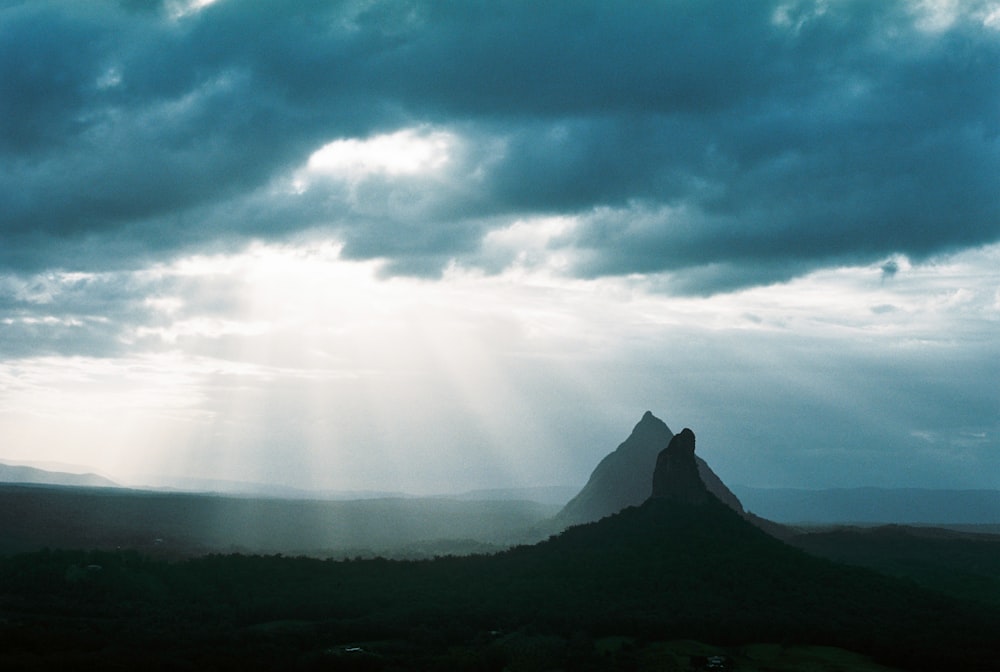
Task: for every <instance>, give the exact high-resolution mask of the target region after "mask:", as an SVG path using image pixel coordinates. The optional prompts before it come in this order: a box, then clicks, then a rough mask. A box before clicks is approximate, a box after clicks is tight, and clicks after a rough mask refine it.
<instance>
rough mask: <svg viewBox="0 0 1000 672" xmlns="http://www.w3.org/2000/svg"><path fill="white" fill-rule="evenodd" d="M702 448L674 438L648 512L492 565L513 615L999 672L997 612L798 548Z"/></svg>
mask: <svg viewBox="0 0 1000 672" xmlns="http://www.w3.org/2000/svg"><path fill="white" fill-rule="evenodd" d="M649 424H650V423H647V427H644V428H642V429H647V428H648V427H649ZM635 435H636V433H635V432H634V433H633V436H635ZM640 435H641V432H640ZM630 438H631V437H630ZM694 448H695V435H694V433H693V432H692V431H691V430H690V429H685V430H683V431H682V432H681V433H679V434H677V435H676V436H674V437H672V438H671V440H670V443H669V444H668V446H667V447H666V448H665V449H663V450H662V451H661V452H660V453H659V455H658V459H657V461H656V467H655V471H654V472H653V474H652V475H651V477H650V474H647V480H648V481H651V482H652V487H651V493H650V496H649V497H648V498H647V499H646V501H645V502H643V503H642V504H641V505H639V506H632V507H627V508H625V509H623V510H622V511H620V512H618V513H616V514H613V515H611V516H607V517H605V518H602V519H601V520H599V521H596V522H592V523H588V524H582V525H576V526H573V527H570V528H568V529H566V530H565V531H563V532H562V533H561V534H559V535H557V536H554V537H551V538H550V539H549V540H548V541H545V542H542V543H539V544H536V545H535V546H530V547H519V548H516V549H513V550H511V551H508V552H507V553H505V554H501V555H500V556H498V557H497V558H496V559H495V560H494V561H492V562H490V563H489V572H490V573H491V574H492V575H493V576H495V577H497V578H498V579H500V580H501V581H503V580H506V581H508V582H509V586H507V587H505V588H504V589H503V590H501V591H500V594H502V595H503V600H504V604H505V605H506V606H505V607H504V608H511V609H516V610H533V611H532V613H536V614H537V618H539V619H543V617H545V618H551V619H554V620H555V622H558V623H559V624H560V625H561V626H562V627H569V628H571V629H572V628H574V627H581V628H583V627H590V626H591V625H592V624H593V623H594V622H597V623H615V624H617V625H616V627H618V628H619V629H621V628H622V627H623V626H622V625H621V624H622V623H627V624H629V625H628V627H627V628H626V629H627V630H628V633H631V634H637V635H641V636H642V637H647V638H652V639H655V638H661V637H662V638H667V637H670V638H676V637H683V638H688V637H690V638H694V639H703V640H705V641H717V642H719V641H723V642H724V641H733V642H736V641H782V642H786V643H823V644H829V645H834V646H840V647H843V648H847V649H851V650H855V651H861V652H865V653H867V654H869V655H872V656H874V657H876V658H877V659H880V660H883V661H886V662H889V663H891V664H895V665H901V666H903V667H905V668H906V669H942V668H941V667H940V666H941V665H947V666H949V667H951V668H952V669H997V666H996V665H997V663H996V661H997V658H996V655H997V652H998V647H997V645H996V644H993V643H991V642H992V641H993V638H994V635H993V633H994V629H995V628H996V627H998V626H1000V614H998V613H997V612H996V611H992V612H990V611H986V610H982V609H979V608H978V607H975V606H972V605H968V604H963V603H961V602H959V601H956V600H952V599H950V598H946V597H944V596H943V595H938V594H935V593H931V592H928V591H924V590H922V589H920V588H918V587H916V585H914V584H912V583H908V582H905V581H900V580H897V579H893V578H890V577H887V576H884V575H881V574H877V573H875V572H873V571H868V570H864V569H860V568H857V567H848V566H846V565H841V564H838V563H835V562H832V561H829V560H826V559H822V558H819V557H814V556H811V555H808V554H806V553H804V552H802V551H800V550H798V549H795V548H793V547H791V546H789V545H787V544H786V543H784V542H783V541H781V540H780V539H777V538H775V537H774V536H772V535H770V534H768V533H766V532H765V531H764V530H762V529H760V528H759V527H758V526H757V525H755V524H754V523H753V522H751V521H750V520H748V519H747V518H746V517H745V516H744V515H741V513H740V512H738V511H734V510H733V509H732V508H731V507H729V506H728V505H726V504H724V503H723V501H722V500H721V499H720V498H718V497H717V496H715V495H714V494H713V493H711V492H710V491H709V489H708V488H707V486H706V485H705V484H704V482H703V481H702V480H701V477H700V475H699V473H698V469H697V466H696V465H697V462H696V460H695V455H694ZM529 584H530V586H531V587H532V588H531V590H529V591H525V590H524V588H523V586H525V585H529ZM540 605H544V606H540ZM628 633H626V632H625V631H622V634H628Z"/></svg>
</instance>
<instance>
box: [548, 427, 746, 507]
mask: <svg viewBox="0 0 1000 672" xmlns="http://www.w3.org/2000/svg"><path fill="white" fill-rule="evenodd" d="M673 437H674V434H673V432H671V431H670V428H669V427H667V425H666V423H664V422H663V421H662V420H660V419H659V418H657V417H656V416H655V415H653V414H652V413H651V412H650V411H646V412H645V413H644V414H643V416H642V418H641V419H640V420H639V422H638V424H636V426H635V427H634V428H633V429H632V433H631V434H630V435H629V437H628V438H627V439H625V441H623V442H622V443H621V444H620V445H619V446H618V447H617V448H616V449H615V450H614V452H612V453H609V454H608V455H606V456H605V457H604V459H602V460H601V461H600V462H599V463H598V465H597V467H596V468H595V469H594V471H593V473H591V475H590V479H589V480H588V481H587V484H586V485H585V486H584V487H583V489H582V490H580V492H579V493H577V495H576V496H575V497H574V498H573V499H571V500H570V501H569V502H568V503H567V504H566V506H565V507H563V509H562V510H561V511H560V512H559V513H558V514H557V515H556V517H555V521H556V522H557V523H558V524H559V525H561V526H562V527H567V526H569V525H578V524H580V523H590V522H593V521H596V520H600V519H601V518H604V517H605V516H610V515H611V514H614V513H618V512H619V511H621V510H622V509H624V508H626V507H629V506H638V505H640V504H642V503H643V502H644V501H646V499H647V498H648V497H649V496H650V494H652V481H651V479H652V474H653V472H654V470H655V467H656V460H657V457H658V456H659V455H660V452H661V451H662V450H663V449H664V448H666V447H667V446H668V445H669V444H670V441H671V439H672V438H673ZM694 460H695V464H696V465H697V468H698V474H699V475H700V476H701V481H702V482H703V483H704V484H705V486H706V487H707V488H708V490H709V492H711V493H712V494H714V495H715V496H716V497H717V498H718V499H719V500H721V501H722V502H723V503H724V504H726V506H728V507H729V508H731V509H733V510H734V511H736V512H737V513H739V514H741V515H742V514H743V513H744V511H743V505H742V504H741V503H740V500H739V499H738V498H737V497H736V495H734V494H733V493H732V491H730V490H729V488H727V487H726V485H725V484H724V483H723V482H722V479H720V478H719V477H718V476H717V475H716V474H715V472H713V471H712V469H711V468H710V467H709V466H708V464H707V463H706V462H705V461H704V460H702V459H701V458H700V457H698V456H695V458H694Z"/></svg>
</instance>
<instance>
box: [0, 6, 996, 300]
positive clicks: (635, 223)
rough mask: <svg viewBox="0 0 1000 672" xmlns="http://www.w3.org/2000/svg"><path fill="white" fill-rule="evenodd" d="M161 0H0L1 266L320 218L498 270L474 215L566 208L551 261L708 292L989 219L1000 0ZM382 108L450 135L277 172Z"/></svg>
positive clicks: (258, 231) (294, 226) (109, 260)
mask: <svg viewBox="0 0 1000 672" xmlns="http://www.w3.org/2000/svg"><path fill="white" fill-rule="evenodd" d="M171 8H173V9H174V10H176V9H177V5H176V3H174V4H172V5H169V6H160V5H158V4H157V3H135V2H130V3H119V4H116V3H109V2H103V3H85V4H81V3H59V2H43V3H38V2H27V3H23V4H18V3H14V4H8V5H7V6H6V7H5V8H4V9H3V10H2V11H0V45H2V46H0V101H2V102H0V106H2V108H0V201H2V202H3V203H4V204H5V212H4V216H3V217H2V218H0V227H2V228H0V236H2V241H3V245H2V247H0V264H2V267H4V268H6V269H7V270H8V272H15V273H29V272H38V271H42V270H47V269H61V270H68V271H76V270H84V271H95V270H97V271H102V270H113V269H118V268H124V267H136V266H137V265H142V264H145V263H149V262H150V261H156V260H164V259H168V258H170V257H172V256H174V255H176V254H178V253H179V252H183V251H190V250H192V249H196V248H199V247H201V246H204V245H211V246H214V247H215V248H216V249H232V248H233V247H234V246H242V245H244V244H245V243H246V242H247V241H250V240H284V239H287V238H288V237H289V236H292V235H295V234H298V233H300V232H302V231H315V230H322V231H326V232H329V233H331V234H333V235H335V236H336V237H337V238H339V239H340V240H341V241H342V242H343V243H344V244H345V247H344V254H345V256H348V257H353V258H358V259H383V260H385V262H386V271H387V272H388V273H406V274H417V275H432V276H433V275H437V274H439V273H440V272H441V271H442V270H443V269H444V268H446V267H447V266H448V265H449V264H454V263H459V264H462V265H465V266H469V267H482V268H485V269H487V270H492V271H495V270H498V269H497V268H495V266H496V264H497V263H498V262H499V258H498V257H496V256H495V255H490V254H488V253H487V252H488V250H486V249H484V241H485V240H486V239H487V238H488V236H489V235H490V233H491V232H494V231H498V230H503V229H504V228H506V227H509V226H511V225H512V224H513V223H514V222H515V221H519V220H520V221H534V219H537V218H543V217H547V216H553V215H560V216H567V217H572V218H573V224H574V225H573V226H572V227H570V228H568V230H567V231H565V232H564V233H563V235H561V236H557V237H554V238H552V239H549V240H547V241H546V242H545V245H544V246H543V248H542V249H541V250H540V252H544V254H543V255H542V256H543V257H545V258H547V257H549V256H551V255H562V257H564V258H565V259H566V263H565V264H564V266H563V270H564V272H566V273H569V274H571V275H577V276H580V277H598V276H605V275H627V274H634V273H643V274H657V273H666V274H669V275H670V276H671V277H672V278H673V280H672V282H670V283H668V284H667V285H665V287H667V288H669V289H670V291H674V292H681V293H686V292H695V293H711V292H714V291H719V290H725V289H730V288H737V287H741V286H748V285H754V284H760V283H767V282H772V281H778V280H785V279H788V278H790V277H794V276H797V275H800V274H802V273H804V272H807V271H808V270H810V269H814V268H818V267H821V266H824V265H829V264H830V263H849V262H852V263H853V262H857V263H869V262H874V261H877V260H879V258H880V257H881V258H882V259H884V258H886V257H888V256H890V255H892V254H895V253H902V254H906V255H909V256H911V257H912V258H916V259H921V258H926V257H928V256H929V255H933V254H935V253H939V252H948V251H954V250H957V249H961V248H963V247H967V246H977V245H981V244H985V243H989V242H992V241H995V240H997V239H998V236H1000V199H997V198H996V196H995V195H996V193H997V192H998V191H1000V189H998V187H1000V184H998V177H997V176H998V175H1000V139H998V138H1000V135H998V130H1000V115H997V109H998V107H1000V87H997V86H995V83H996V73H997V72H998V70H1000V21H998V20H997V16H998V13H997V9H996V6H995V5H994V4H993V3H989V2H980V3H973V2H970V3H915V2H902V1H899V2H880V3H868V2H838V3H826V2H805V1H802V2H796V1H787V0H782V1H780V2H777V1H776V2H770V3H767V2H760V3H738V4H733V3H731V2H722V1H718V2H716V1H709V2H703V1H699V2H682V1H672V2H662V3H627V4H625V5H621V4H618V3H615V4H609V3H605V2H572V3H547V4H545V5H544V6H541V7H540V6H539V5H538V4H537V3H529V2H500V3H476V2H471V3H437V2H426V3H421V2H409V3H396V2H393V3H383V2H342V3H330V2H297V3H294V5H292V6H285V5H280V6H279V5H275V4H274V3H267V2H238V1H235V0H220V1H219V2H215V3H212V4H209V5H206V6H204V7H202V8H201V9H199V10H197V11H195V10H194V9H192V11H190V12H188V13H184V14H181V13H180V12H178V11H173V12H171V11H169V10H170V9H171ZM400 132H409V133H411V134H416V135H417V136H419V137H434V136H435V134H436V135H438V136H440V135H441V134H447V135H448V137H451V138H453V139H454V143H453V144H452V146H450V147H449V151H448V156H447V161H445V162H442V163H440V164H438V165H435V166H434V169H433V170H430V169H428V170H427V171H424V172H413V173H405V172H403V173H399V172H397V173H393V172H385V171H383V172H378V171H374V172H368V173H364V174H360V175H355V176H354V177H353V178H352V179H345V178H344V177H343V176H338V175H330V174H327V175H325V179H321V178H324V176H317V179H313V180H310V181H309V183H308V185H307V188H305V189H303V188H302V184H301V183H299V185H298V186H299V188H295V186H296V185H295V180H296V175H300V176H301V174H302V171H303V170H306V169H307V166H308V164H309V159H310V156H312V155H313V154H314V153H315V152H317V151H318V150H319V149H320V148H322V147H324V146H327V147H330V146H331V143H334V144H333V145H332V146H334V147H336V146H337V145H336V144H335V143H337V142H338V141H340V142H341V143H348V142H355V143H363V142H366V141H372V139H377V138H379V137H385V136H392V134H394V133H397V134H398V133H400ZM347 146H348V145H346V144H341V145H340V147H342V148H346V147H347Z"/></svg>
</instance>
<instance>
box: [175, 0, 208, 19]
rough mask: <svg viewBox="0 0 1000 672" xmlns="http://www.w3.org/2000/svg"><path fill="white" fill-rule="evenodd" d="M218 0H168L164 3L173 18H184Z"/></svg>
mask: <svg viewBox="0 0 1000 672" xmlns="http://www.w3.org/2000/svg"><path fill="white" fill-rule="evenodd" d="M217 1H218V0H168V1H167V3H166V4H165V5H164V8H165V9H166V10H167V14H169V15H170V18H172V19H182V18H184V17H186V16H190V15H192V14H197V13H198V12H200V11H201V10H203V9H205V8H206V7H208V6H209V5H213V4H215V3H216V2H217Z"/></svg>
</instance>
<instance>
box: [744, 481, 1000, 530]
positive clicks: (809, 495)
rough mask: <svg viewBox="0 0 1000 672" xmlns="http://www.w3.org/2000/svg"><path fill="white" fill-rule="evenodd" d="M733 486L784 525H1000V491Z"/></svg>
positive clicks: (748, 501)
mask: <svg viewBox="0 0 1000 672" xmlns="http://www.w3.org/2000/svg"><path fill="white" fill-rule="evenodd" d="M733 489H734V490H735V491H736V492H737V493H738V494H739V497H740V499H741V500H742V501H743V502H744V504H745V505H746V507H747V509H749V510H751V511H753V512H754V513H756V514H758V515H760V516H763V517H765V518H769V519H771V520H775V521H778V522H782V523H819V524H830V523H868V524H872V523H898V524H907V525H913V524H921V523H923V524H931V525H950V524H964V525H994V524H998V523H1000V490H933V489H920V488H898V489H897V488H843V489H830V490H799V489H791V488H774V489H770V488H749V487H742V486H734V487H733Z"/></svg>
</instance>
